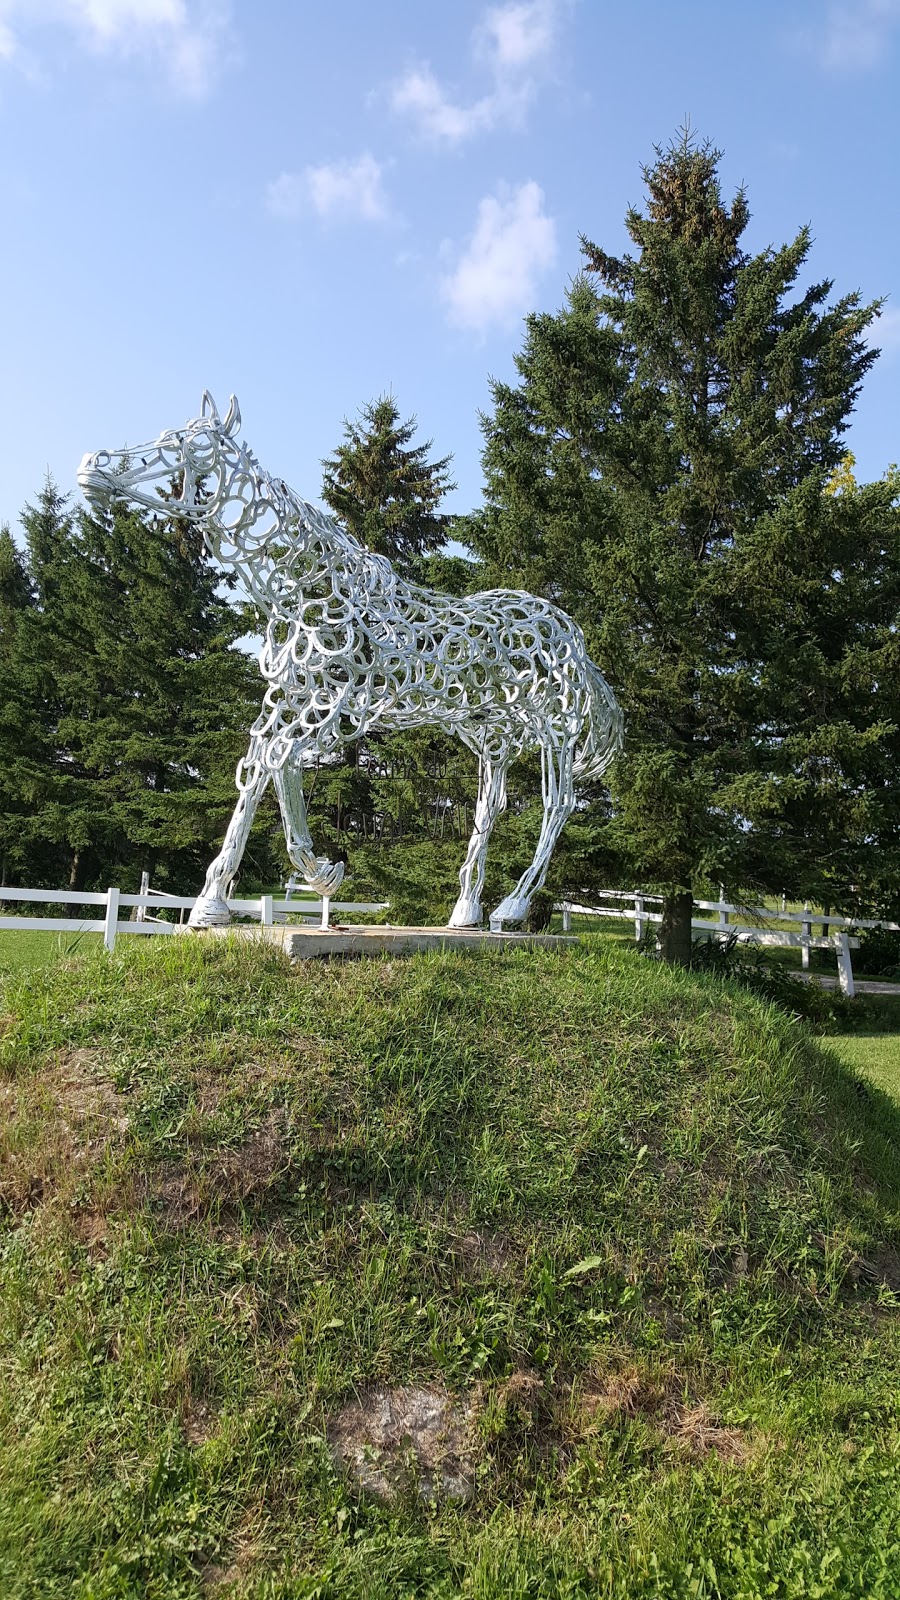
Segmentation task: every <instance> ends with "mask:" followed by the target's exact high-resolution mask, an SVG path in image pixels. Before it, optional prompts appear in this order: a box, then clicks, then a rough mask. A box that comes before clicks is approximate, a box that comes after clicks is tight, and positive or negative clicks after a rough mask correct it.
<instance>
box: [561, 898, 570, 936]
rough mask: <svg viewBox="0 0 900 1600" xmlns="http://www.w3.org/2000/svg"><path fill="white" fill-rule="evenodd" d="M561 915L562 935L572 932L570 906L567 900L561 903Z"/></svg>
mask: <svg viewBox="0 0 900 1600" xmlns="http://www.w3.org/2000/svg"><path fill="white" fill-rule="evenodd" d="M562 914H563V933H571V932H572V907H571V906H570V904H569V902H568V900H564V901H563V908H562Z"/></svg>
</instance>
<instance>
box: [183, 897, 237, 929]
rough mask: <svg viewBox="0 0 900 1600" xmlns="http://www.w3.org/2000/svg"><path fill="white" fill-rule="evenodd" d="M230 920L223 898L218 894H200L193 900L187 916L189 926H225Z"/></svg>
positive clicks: (229, 913)
mask: <svg viewBox="0 0 900 1600" xmlns="http://www.w3.org/2000/svg"><path fill="white" fill-rule="evenodd" d="M230 921H231V912H230V911H229V909H228V907H227V905H226V904H225V901H224V900H220V899H219V897H218V895H209V896H203V895H201V896H200V898H199V900H195V901H194V906H193V909H192V911H191V914H190V916H189V917H188V927H189V928H227V927H228V924H229V922H230Z"/></svg>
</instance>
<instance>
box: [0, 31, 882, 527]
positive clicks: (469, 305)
mask: <svg viewBox="0 0 900 1600" xmlns="http://www.w3.org/2000/svg"><path fill="white" fill-rule="evenodd" d="M686 117H689V118H690V120H691V123H692V124H693V126H694V127H695V129H696V130H697V131H698V132H699V133H700V134H701V135H704V136H707V137H709V138H711V139H712V140H713V141H714V142H715V143H716V144H717V145H719V146H720V147H721V148H722V149H723V150H724V152H725V155H724V160H723V164H722V171H723V177H724V182H725V186H726V189H727V190H729V191H730V190H732V189H733V188H734V187H736V186H737V185H738V184H739V183H742V182H743V183H745V184H746V185H747V189H748V195H749V200H750V205H751V209H752V212H753V220H752V222H751V225H750V228H749V230H748V236H747V238H748V242H749V244H750V246H751V247H753V248H761V247H763V246H766V245H768V244H779V243H781V242H782V241H783V240H785V239H786V238H788V237H791V236H792V235H793V233H794V232H795V231H796V228H797V227H798V225H799V224H801V223H803V222H807V221H808V222H810V223H811V224H812V227H813V231H814V235H815V240H816V243H815V249H814V253H813V257H812V263H811V270H812V272H814V273H815V274H816V275H817V276H818V275H822V276H831V277H833V278H834V279H835V280H836V291H843V290H846V289H850V288H856V287H858V288H860V289H861V290H862V291H863V293H864V294H865V295H866V296H867V297H873V298H874V297H876V296H882V295H887V296H889V297H890V298H889V301H888V307H887V309H886V312H885V314H884V316H883V318H882V321H881V324H880V327H879V332H878V341H877V342H879V343H880V344H881V345H882V347H883V350H884V354H883V356H882V359H881V360H880V362H879V363H878V364H877V367H876V369H875V371H874V372H873V374H872V375H871V376H870V378H869V380H868V382H867V385H866V388H865V390H864V393H863V396H862V399H861V402H860V405H859V408H858V412H857V416H856V419H855V421H854V424H853V428H852V434H851V439H850V444H851V447H852V448H853V449H854V451H855V452H856V455H857V458H858V470H859V472H860V473H861V474H862V475H864V476H869V477H872V476H877V475H879V474H880V473H881V472H882V471H883V470H884V468H885V466H886V465H887V464H888V462H890V461H895V460H897V459H898V458H900V405H898V398H900V208H898V204H897V191H898V152H900V140H898V131H900V129H898V124H900V0H835V3H833V4H832V3H831V0H779V3H770V0H752V3H751V0H731V3H726V0H719V3H717V4H713V3H711V0H700V3H697V0H694V3H682V4H674V3H672V0H666V3H662V0H630V3H629V4H627V5H625V6H623V5H621V4H618V5H613V4H607V3H606V0H500V3H499V4H487V5H485V4H481V3H474V0H456V4H455V5H453V6H449V5H440V6H439V5H423V4H421V3H419V4H412V3H406V0H395V3H391V0H386V3H382V4H377V5H376V4H372V3H371V0H369V3H363V0H331V3H330V4H328V5H325V4H321V3H319V4H315V5H314V4H308V3H301V0H295V3H290V0H253V3H252V4H251V3H250V0H0V207H2V217H3V221H4V224H5V227H4V242H3V249H2V253H0V284H2V313H3V314H2V322H0V341H2V346H0V348H2V369H0V370H2V384H0V521H2V520H7V519H8V520H9V521H10V522H11V523H13V524H15V522H16V519H17V517H18V513H19V510H20V508H21V506H22V503H23V502H24V500H26V499H29V498H33V496H34V494H35V492H36V491H37V489H38V488H39V486H40V483H41V481H42V479H43V475H44V473H45V471H46V470H47V468H48V467H49V469H50V471H51V472H52V473H53V475H54V477H55V478H56V479H57V481H58V482H59V483H60V485H61V486H62V487H63V488H71V487H73V486H74V479H75V470H76V467H77V464H78V461H79V459H80V457H81V455H82V453H83V452H84V451H85V450H89V449H90V450H94V449H99V448H101V447H105V446H107V447H108V446H115V445H121V444H125V443H128V444H135V443H140V442H142V441H145V440H147V439H149V438H151V437H153V436H155V435H156V434H157V433H158V432H159V431H160V430H161V429H162V428H164V427H168V426H173V425H176V424H178V423H181V422H183V421H184V420H185V419H186V418H187V417H188V416H191V415H194V414H195V412H196V410H197V406H198V402H199V399H200V393H201V390H202V389H203V388H204V387H206V386H208V387H210V388H211V389H212V390H213V392H214V394H215V395H216V396H217V398H218V399H219V400H220V403H221V404H224V403H225V401H226V400H227V396H228V394H229V392H230V391H231V390H235V391H236V392H237V394H238V396H239V398H240V402H241V407H242V412H243V420H244V433H245V435H246V437H247V438H248V440H249V441H250V443H251V444H252V445H253V447H254V448H255V449H256V451H257V452H258V454H259V455H260V458H261V460H262V463H263V465H264V466H266V467H268V468H270V469H271V470H272V471H275V472H277V473H278V474H279V475H280V476H283V477H285V478H286V479H287V480H288V481H289V482H290V483H291V484H293V486H294V487H295V488H297V489H298V490H299V491H300V492H301V493H303V494H305V495H306V496H308V497H309V498H310V499H315V498H317V496H318V492H319V488H320V484H321V470H320V466H319V462H320V458H321V457H322V456H323V455H325V454H326V453H328V452H329V451H330V450H331V449H332V448H333V446H334V445H335V444H336V443H337V442H338V440H339V438H340V431H341V419H342V417H344V416H345V415H346V414H348V413H352V412H354V411H355V410H356V408H357V407H358V406H359V405H361V404H362V403H363V402H365V401H367V400H369V399H372V398H374V397H376V396H377V395H378V394H380V393H382V392H384V391H385V390H389V389H390V390H392V391H393V392H394V394H395V395H396V397H397V400H398V403H399V405H400V407H401V410H402V412H403V414H404V415H408V414H410V413H412V412H415V413H417V415H418V417H419V422H420V428H421V433H422V435H423V436H426V437H427V436H431V437H433V439H434V443H435V450H436V452H439V453H440V454H444V453H447V452H452V453H453V455H454V457H455V471H456V476H457V477H458V480H459V489H458V491H457V493H456V495H455V496H454V497H453V507H454V509H459V510H466V509H469V508H470V507H471V506H472V505H474V504H477V502H478V498H479V492H480V484H481V475H480V464H479V449H480V434H479V429H478V410H479V408H480V407H485V406H486V405H487V404H488V403H489V395H488V378H489V375H491V374H494V375H496V376H506V375H508V374H510V372H511V370H512V357H513V353H514V351H515V350H516V348H517V347H518V346H519V344H520V341H521V319H522V316H523V314H524V313H525V312H526V311H528V310H532V309H540V308H553V307H555V306H557V305H559V304H560V302H561V299H562V296H563V293H564V290H565V286H566V284H567V282H568V280H569V278H570V277H571V275H572V274H573V273H574V272H575V271H576V270H577V268H578V264H579V251H578V235H579V233H580V232H584V233H586V234H587V235H588V236H589V237H590V238H592V239H593V240H595V241H596V242H597V243H599V244H602V245H603V246H605V247H606V248H608V249H612V250H617V249H619V248H621V247H622V245H623V243H624V230H623V226H622V218H623V216H624V212H625V209H626V206H627V205H628V204H629V202H640V200H641V196H642V183H641V178H640V166H641V163H642V162H646V161H648V160H650V159H652V151H653V146H654V144H660V143H662V144H664V143H666V142H668V141H669V139H671V138H672V137H673V136H674V135H675V133H676V131H677V129H678V127H679V126H680V125H681V124H682V123H683V122H684V120H685V118H686Z"/></svg>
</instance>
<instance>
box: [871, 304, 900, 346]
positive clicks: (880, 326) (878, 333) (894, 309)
mask: <svg viewBox="0 0 900 1600" xmlns="http://www.w3.org/2000/svg"><path fill="white" fill-rule="evenodd" d="M866 342H867V344H868V345H870V346H871V347H872V348H873V349H875V350H881V351H883V353H884V354H885V355H886V356H888V355H894V354H896V352H897V351H898V350H900V306H885V308H884V310H883V311H882V312H881V314H880V316H879V317H878V318H877V320H876V321H875V322H873V323H870V325H869V327H868V328H867V329H866Z"/></svg>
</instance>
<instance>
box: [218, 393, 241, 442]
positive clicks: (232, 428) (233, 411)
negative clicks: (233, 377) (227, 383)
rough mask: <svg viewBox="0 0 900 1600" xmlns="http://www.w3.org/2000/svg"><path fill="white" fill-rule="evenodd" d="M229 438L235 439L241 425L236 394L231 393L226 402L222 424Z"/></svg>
mask: <svg viewBox="0 0 900 1600" xmlns="http://www.w3.org/2000/svg"><path fill="white" fill-rule="evenodd" d="M222 426H223V428H224V429H225V432H226V433H227V434H228V435H229V437H230V438H232V439H235V438H236V437H237V435H238V433H239V431H240V426H241V408H240V406H239V405H238V403H237V395H236V394H233V395H232V396H231V399H230V401H229V403H228V414H227V416H226V418H225V421H224V422H223V424H222Z"/></svg>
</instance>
